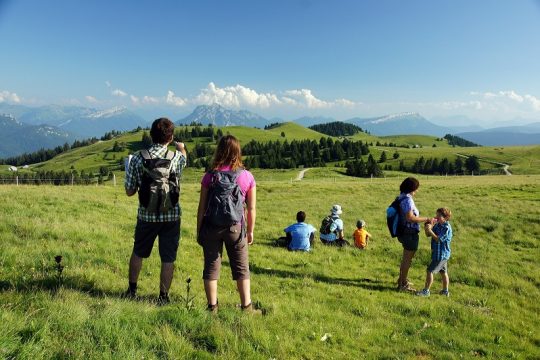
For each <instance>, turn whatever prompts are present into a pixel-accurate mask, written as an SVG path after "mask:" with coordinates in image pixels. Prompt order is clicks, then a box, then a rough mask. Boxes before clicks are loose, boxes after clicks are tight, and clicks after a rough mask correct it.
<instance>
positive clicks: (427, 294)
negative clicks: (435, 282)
mask: <svg viewBox="0 0 540 360" xmlns="http://www.w3.org/2000/svg"><path fill="white" fill-rule="evenodd" d="M429 295H431V294H430V292H429V289H423V290H422V291H418V292H417V293H416V296H422V297H428V296H429Z"/></svg>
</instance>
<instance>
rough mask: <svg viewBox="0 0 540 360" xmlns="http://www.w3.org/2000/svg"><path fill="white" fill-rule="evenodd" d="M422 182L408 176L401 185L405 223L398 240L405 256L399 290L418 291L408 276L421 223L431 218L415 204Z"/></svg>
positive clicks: (400, 204)
mask: <svg viewBox="0 0 540 360" xmlns="http://www.w3.org/2000/svg"><path fill="white" fill-rule="evenodd" d="M419 186H420V183H419V182H418V180H416V179H415V178H413V177H408V178H406V179H405V180H403V182H402V183H401V185H400V186H399V190H400V194H399V197H398V201H399V206H400V214H401V216H400V217H399V218H400V221H401V225H402V226H403V225H404V231H403V234H402V235H400V236H398V240H399V242H400V243H401V245H403V257H402V259H401V266H400V268H399V279H398V290H399V291H409V292H413V291H416V290H415V289H414V288H412V287H411V285H412V283H411V282H410V281H409V279H408V278H407V275H408V274H409V268H410V267H411V262H412V259H413V257H414V254H415V253H416V250H418V240H419V235H418V233H419V232H420V225H419V224H420V223H423V222H426V221H428V220H429V219H428V218H426V217H420V212H419V211H418V209H417V208H416V205H415V204H414V200H413V197H414V196H415V195H416V192H417V191H418V187H419Z"/></svg>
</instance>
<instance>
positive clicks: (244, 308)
mask: <svg viewBox="0 0 540 360" xmlns="http://www.w3.org/2000/svg"><path fill="white" fill-rule="evenodd" d="M240 309H242V311H243V312H245V313H248V314H252V315H263V312H262V310H260V309H255V307H254V306H253V303H249V304H248V305H246V306H242V305H240Z"/></svg>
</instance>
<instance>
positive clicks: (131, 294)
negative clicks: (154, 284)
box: [120, 288, 137, 300]
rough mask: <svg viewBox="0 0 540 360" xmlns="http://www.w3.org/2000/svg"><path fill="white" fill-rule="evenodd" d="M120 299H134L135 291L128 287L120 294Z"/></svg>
mask: <svg viewBox="0 0 540 360" xmlns="http://www.w3.org/2000/svg"><path fill="white" fill-rule="evenodd" d="M120 297H121V298H122V299H127V300H136V299H137V291H133V290H131V289H130V288H128V289H127V290H126V291H125V292H123V293H122V295H120Z"/></svg>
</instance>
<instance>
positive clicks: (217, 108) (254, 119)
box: [177, 104, 269, 127]
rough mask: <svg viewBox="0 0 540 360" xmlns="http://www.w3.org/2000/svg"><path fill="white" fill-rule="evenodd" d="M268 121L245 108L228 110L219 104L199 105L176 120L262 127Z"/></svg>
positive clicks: (185, 123) (180, 121)
mask: <svg viewBox="0 0 540 360" xmlns="http://www.w3.org/2000/svg"><path fill="white" fill-rule="evenodd" d="M268 122H269V121H268V120H267V119H265V118H264V117H262V116H260V115H258V114H255V113H253V112H251V111H247V110H238V111H235V110H230V109H227V108H225V107H223V106H221V105H219V104H213V105H199V106H197V107H196V108H195V110H193V112H192V113H191V114H189V115H188V116H186V117H185V118H183V119H180V120H178V121H177V123H178V124H184V125H189V124H191V123H199V124H203V125H208V124H212V125H215V126H235V125H242V126H252V127H263V126H264V125H266V124H267V123H268Z"/></svg>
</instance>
